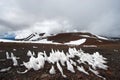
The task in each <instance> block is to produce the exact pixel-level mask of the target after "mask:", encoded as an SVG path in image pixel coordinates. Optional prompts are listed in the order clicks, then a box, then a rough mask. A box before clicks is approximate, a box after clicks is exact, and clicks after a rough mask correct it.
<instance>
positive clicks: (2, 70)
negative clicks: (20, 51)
mask: <svg viewBox="0 0 120 80" xmlns="http://www.w3.org/2000/svg"><path fill="white" fill-rule="evenodd" d="M10 69H11V67H8V68H4V69H1V70H0V72H6V71H9V70H10Z"/></svg>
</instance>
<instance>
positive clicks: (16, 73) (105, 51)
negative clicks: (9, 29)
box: [0, 33, 120, 80]
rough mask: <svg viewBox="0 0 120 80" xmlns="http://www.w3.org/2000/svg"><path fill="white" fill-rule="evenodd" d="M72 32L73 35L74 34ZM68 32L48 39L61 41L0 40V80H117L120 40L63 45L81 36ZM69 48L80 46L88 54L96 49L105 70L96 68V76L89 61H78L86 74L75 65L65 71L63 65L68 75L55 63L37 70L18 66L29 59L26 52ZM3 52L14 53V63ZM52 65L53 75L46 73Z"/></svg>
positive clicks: (94, 40) (89, 39)
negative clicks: (50, 42)
mask: <svg viewBox="0 0 120 80" xmlns="http://www.w3.org/2000/svg"><path fill="white" fill-rule="evenodd" d="M71 34H72V35H73V33H71ZM71 34H60V35H61V37H60V36H57V37H56V36H53V37H48V38H47V39H48V40H52V41H53V42H61V43H62V44H48V43H47V44H46V43H43V44H42V43H24V42H23V43H17V42H0V80H104V79H106V80H120V41H108V40H102V39H101V42H99V41H96V38H88V37H87V40H86V42H85V43H83V44H81V45H65V44H64V43H65V42H67V41H68V42H69V41H73V40H78V39H80V38H83V37H77V36H78V35H81V34H78V33H77V36H75V35H76V34H74V36H71ZM66 35H67V36H66ZM84 35H85V34H84ZM58 37H59V38H58ZM66 37H67V38H66ZM84 38H85V37H84ZM57 39H58V40H59V41H58V40H57ZM69 48H75V49H77V50H80V49H81V50H83V52H84V53H89V54H91V55H92V54H93V53H95V52H99V54H100V55H102V56H103V57H104V58H106V63H105V65H106V66H107V69H106V70H104V69H99V68H97V69H96V70H97V71H98V73H99V76H98V75H96V74H95V73H94V72H91V70H90V69H89V65H88V64H86V65H85V64H83V63H82V64H79V66H83V67H84V69H85V70H86V71H87V72H88V73H89V75H87V74H85V73H84V72H82V71H81V72H80V71H78V70H77V67H76V66H74V70H75V72H74V73H73V72H71V71H69V70H67V68H66V67H65V66H62V68H63V72H64V74H65V75H66V76H67V77H63V76H62V74H61V72H60V70H59V69H58V68H57V66H56V64H57V63H55V64H52V63H48V62H47V61H46V63H45V66H44V68H41V69H39V70H34V68H32V69H30V70H28V71H26V69H27V68H26V67H25V66H21V64H23V61H24V62H28V61H29V58H30V57H29V56H26V55H27V53H28V52H29V51H30V52H31V53H34V56H35V57H37V56H36V55H37V54H38V53H39V52H46V54H47V55H48V56H49V55H50V52H51V51H52V50H53V51H55V50H59V51H63V52H68V50H69ZM6 52H7V53H8V54H10V53H13V54H14V55H13V56H15V57H16V60H17V61H18V62H17V63H18V64H17V65H15V64H13V62H14V60H13V59H7V58H6ZM11 56H12V54H11ZM19 58H20V59H19ZM77 58H78V57H75V58H74V59H73V60H75V59H77ZM51 65H53V66H54V68H55V70H56V73H55V74H49V70H50V68H51ZM60 65H61V64H60ZM65 65H66V63H65ZM25 71H26V72H25Z"/></svg>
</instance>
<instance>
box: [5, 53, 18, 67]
mask: <svg viewBox="0 0 120 80" xmlns="http://www.w3.org/2000/svg"><path fill="white" fill-rule="evenodd" d="M6 58H7V59H11V60H12V61H13V65H14V66H17V65H18V61H17V59H20V58H19V57H16V56H14V54H13V53H11V56H10V55H9V53H8V52H6Z"/></svg>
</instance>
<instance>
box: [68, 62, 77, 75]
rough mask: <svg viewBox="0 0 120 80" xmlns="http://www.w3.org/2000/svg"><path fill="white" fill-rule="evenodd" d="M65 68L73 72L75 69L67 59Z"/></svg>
mask: <svg viewBox="0 0 120 80" xmlns="http://www.w3.org/2000/svg"><path fill="white" fill-rule="evenodd" d="M67 69H68V70H69V71H71V72H73V73H75V70H74V68H73V66H72V64H71V63H70V62H69V61H67Z"/></svg>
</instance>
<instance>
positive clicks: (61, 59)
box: [23, 48, 108, 77]
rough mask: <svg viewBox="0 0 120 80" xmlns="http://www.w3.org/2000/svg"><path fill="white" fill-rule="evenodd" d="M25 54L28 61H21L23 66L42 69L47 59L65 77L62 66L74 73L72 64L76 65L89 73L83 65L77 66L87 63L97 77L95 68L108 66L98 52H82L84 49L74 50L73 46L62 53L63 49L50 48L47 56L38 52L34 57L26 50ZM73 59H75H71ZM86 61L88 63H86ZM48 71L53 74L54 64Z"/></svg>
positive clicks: (97, 73) (81, 70) (80, 69)
mask: <svg viewBox="0 0 120 80" xmlns="http://www.w3.org/2000/svg"><path fill="white" fill-rule="evenodd" d="M27 56H30V59H29V61H28V62H24V61H23V66H25V67H26V68H27V69H28V70H30V69H34V70H39V69H42V68H44V66H45V62H46V61H47V62H48V63H50V64H52V65H53V64H55V63H56V66H57V68H58V70H59V71H60V73H61V75H62V76H63V77H67V76H66V75H65V74H64V72H63V69H62V66H65V67H67V70H69V71H71V72H72V73H75V70H74V66H76V67H77V69H78V70H79V71H80V72H83V73H85V74H87V75H89V72H87V71H86V70H85V69H84V67H83V66H78V65H81V64H84V65H89V66H91V68H89V70H90V71H91V72H93V73H94V74H96V75H97V76H98V77H100V76H99V72H98V71H97V68H100V69H105V70H106V69H107V67H108V66H107V65H105V63H106V61H105V60H106V58H104V57H103V56H102V55H100V54H99V52H96V53H93V54H89V53H84V51H82V50H81V49H80V50H76V49H75V48H69V50H68V52H67V53H64V52H63V51H62V52H60V51H59V50H57V51H54V50H51V52H50V55H49V56H47V55H46V53H45V52H44V53H43V52H39V53H38V55H37V57H34V56H33V54H32V52H30V51H28V54H27ZM75 56H76V57H78V59H75ZM73 59H75V60H74V61H73ZM76 62H78V63H76ZM86 62H87V63H88V64H86ZM60 63H61V65H60ZM65 63H66V64H65ZM73 65H74V66H73ZM49 73H50V74H55V68H54V66H52V67H51V69H50V70H49Z"/></svg>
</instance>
